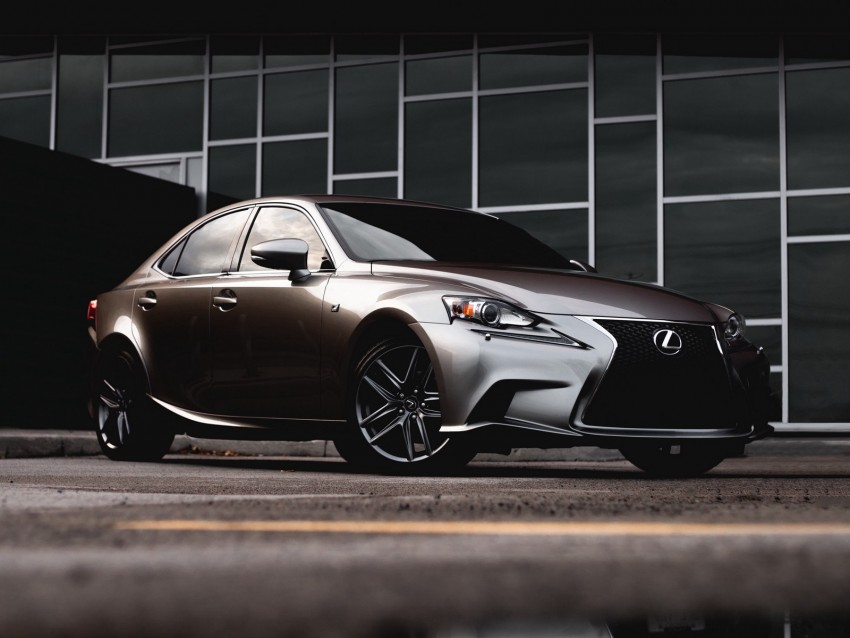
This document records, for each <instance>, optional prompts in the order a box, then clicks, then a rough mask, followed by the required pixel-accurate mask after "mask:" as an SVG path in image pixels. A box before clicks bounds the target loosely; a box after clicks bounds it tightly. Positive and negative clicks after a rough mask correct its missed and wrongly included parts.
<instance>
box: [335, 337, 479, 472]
mask: <svg viewBox="0 0 850 638" xmlns="http://www.w3.org/2000/svg"><path fill="white" fill-rule="evenodd" d="M351 379H352V383H351V387H350V391H349V393H348V428H347V430H346V432H345V433H344V434H343V435H342V436H340V437H338V438H337V439H336V440H335V441H334V443H335V445H336V448H337V451H338V452H339V454H340V456H341V457H342V458H343V459H345V460H346V461H348V462H349V463H351V464H352V465H353V466H355V467H357V468H358V469H361V470H366V471H377V472H380V473H384V474H442V473H446V472H451V471H453V470H457V469H459V468H461V467H463V466H464V465H466V464H467V463H469V461H471V460H472V458H473V457H474V456H475V451H474V450H473V449H471V448H470V447H468V446H465V445H463V444H461V443H459V442H458V441H456V440H452V439H449V437H447V436H446V435H445V434H441V433H440V431H439V430H440V425H441V423H442V417H441V414H440V392H439V389H438V388H437V379H436V376H435V375H434V368H433V366H432V364H431V360H430V358H429V357H428V353H427V351H426V350H425V348H424V347H423V346H422V344H421V343H419V342H418V341H416V340H415V339H413V338H412V337H411V338H405V337H392V338H389V339H386V340H384V341H381V342H380V343H378V344H377V345H375V346H373V347H371V348H370V349H369V350H367V351H366V353H365V354H364V355H363V356H362V357H361V358H360V360H359V361H358V362H357V365H356V366H355V367H354V373H353V375H352V377H351Z"/></svg>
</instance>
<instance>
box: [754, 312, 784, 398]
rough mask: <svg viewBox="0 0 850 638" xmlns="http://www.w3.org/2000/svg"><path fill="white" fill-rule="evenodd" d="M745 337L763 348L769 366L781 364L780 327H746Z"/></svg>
mask: <svg viewBox="0 0 850 638" xmlns="http://www.w3.org/2000/svg"><path fill="white" fill-rule="evenodd" d="M746 336H747V339H749V340H750V341H752V342H753V343H754V344H756V345H757V346H761V347H762V348H764V353H765V355H767V359H768V361H770V364H771V365H780V364H781V363H782V326H747V332H746ZM780 387H782V386H781V385H780Z"/></svg>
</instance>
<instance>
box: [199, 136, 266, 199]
mask: <svg viewBox="0 0 850 638" xmlns="http://www.w3.org/2000/svg"><path fill="white" fill-rule="evenodd" d="M256 175H257V147H256V146H255V145H253V144H240V145H238V146H213V147H211V148H210V149H209V184H208V186H207V188H208V190H210V191H212V192H215V193H218V194H219V195H226V196H228V197H233V198H235V199H248V198H250V197H253V196H254V194H255V192H256V188H257V187H256Z"/></svg>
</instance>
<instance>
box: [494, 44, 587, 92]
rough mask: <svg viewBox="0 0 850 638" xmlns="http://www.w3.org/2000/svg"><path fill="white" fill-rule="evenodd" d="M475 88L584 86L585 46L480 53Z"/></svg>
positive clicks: (585, 75) (585, 67)
mask: <svg viewBox="0 0 850 638" xmlns="http://www.w3.org/2000/svg"><path fill="white" fill-rule="evenodd" d="M479 73H480V75H479V88H481V89H505V88H512V87H518V86H535V85H538V84H561V83H568V82H587V45H584V44H580V45H574V46H565V47H544V48H540V49H525V50H521V51H499V52H493V53H482V54H481V55H480V63H479Z"/></svg>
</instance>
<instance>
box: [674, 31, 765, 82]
mask: <svg viewBox="0 0 850 638" xmlns="http://www.w3.org/2000/svg"><path fill="white" fill-rule="evenodd" d="M661 52H662V54H663V56H664V57H663V69H664V73H665V74H671V73H695V72H700V71H723V70H727V69H741V68H747V67H761V66H776V65H777V64H778V63H779V38H778V37H777V36H776V35H775V34H770V33H735V32H725V33H709V32H705V33H699V32H691V33H668V34H664V35H663V36H662V37H661Z"/></svg>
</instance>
